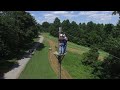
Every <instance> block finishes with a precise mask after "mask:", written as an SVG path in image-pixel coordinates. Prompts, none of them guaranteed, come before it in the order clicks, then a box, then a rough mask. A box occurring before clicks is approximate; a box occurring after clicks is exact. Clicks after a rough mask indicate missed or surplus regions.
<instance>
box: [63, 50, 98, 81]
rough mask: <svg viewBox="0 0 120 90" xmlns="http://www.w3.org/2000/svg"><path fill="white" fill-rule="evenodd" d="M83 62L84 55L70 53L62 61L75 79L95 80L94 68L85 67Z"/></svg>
mask: <svg viewBox="0 0 120 90" xmlns="http://www.w3.org/2000/svg"><path fill="white" fill-rule="evenodd" d="M81 60H82V55H79V54H75V53H72V52H68V53H67V54H66V56H65V57H64V59H63V61H62V66H63V68H65V69H66V70H67V71H68V73H69V74H70V75H71V76H72V78H74V79H94V78H95V77H94V75H93V74H92V71H93V68H91V67H90V66H85V65H83V64H82V62H81ZM96 78H97V77H96Z"/></svg>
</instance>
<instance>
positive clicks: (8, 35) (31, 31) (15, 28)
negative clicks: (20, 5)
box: [0, 11, 40, 73]
mask: <svg viewBox="0 0 120 90" xmlns="http://www.w3.org/2000/svg"><path fill="white" fill-rule="evenodd" d="M39 28H40V27H39V24H38V23H37V22H36V21H35V19H34V17H32V16H31V15H30V13H28V12H25V11H0V66H1V67H0V73H2V72H3V71H4V70H3V69H5V68H8V66H10V65H8V64H5V63H4V64H3V62H6V63H8V62H9V61H10V60H12V61H13V59H14V60H16V59H19V58H20V57H21V56H22V55H23V53H24V51H25V50H28V49H29V48H31V47H32V45H33V43H34V40H33V39H34V38H37V37H38V34H39V33H38V32H39ZM3 65H4V68H3V67H2V66H3ZM7 65H8V66H7Z"/></svg>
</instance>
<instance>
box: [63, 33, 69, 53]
mask: <svg viewBox="0 0 120 90" xmlns="http://www.w3.org/2000/svg"><path fill="white" fill-rule="evenodd" d="M63 37H64V53H66V47H67V41H68V38H67V37H66V35H65V34H64V35H63Z"/></svg>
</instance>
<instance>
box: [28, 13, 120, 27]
mask: <svg viewBox="0 0 120 90" xmlns="http://www.w3.org/2000/svg"><path fill="white" fill-rule="evenodd" d="M27 12H29V13H30V14H31V15H32V16H34V18H35V19H36V21H37V22H38V23H40V24H42V23H43V22H45V21H47V22H49V23H53V21H54V20H55V18H56V17H58V18H59V19H60V21H61V22H62V21H63V20H66V19H69V21H70V22H72V21H75V22H76V23H77V24H79V23H87V22H89V21H93V22H94V23H103V24H108V23H112V24H114V25H116V24H117V22H118V19H119V16H118V15H112V12H113V11H27Z"/></svg>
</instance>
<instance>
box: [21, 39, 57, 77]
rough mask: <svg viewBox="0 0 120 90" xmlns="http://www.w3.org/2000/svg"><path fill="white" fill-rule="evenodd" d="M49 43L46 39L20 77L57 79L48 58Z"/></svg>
mask: <svg viewBox="0 0 120 90" xmlns="http://www.w3.org/2000/svg"><path fill="white" fill-rule="evenodd" d="M48 50H49V45H48V43H47V42H46V41H45V42H44V44H43V45H41V47H40V48H39V49H38V50H37V51H36V52H35V54H34V56H33V57H32V58H31V60H30V61H29V62H28V64H27V65H26V68H25V69H24V71H23V72H22V73H21V75H20V77H19V79H56V78H57V75H55V73H54V71H53V70H52V68H51V66H50V63H49V60H48Z"/></svg>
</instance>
